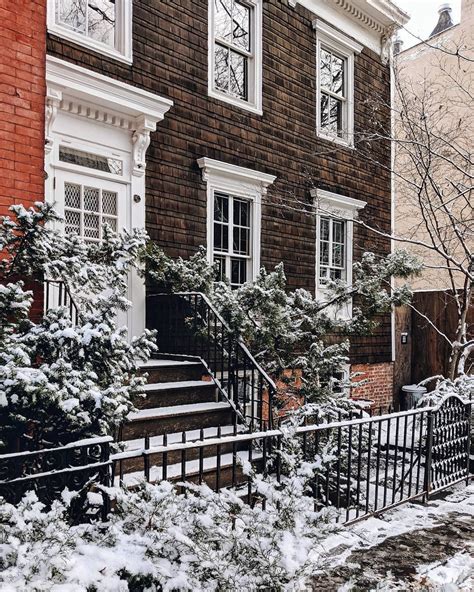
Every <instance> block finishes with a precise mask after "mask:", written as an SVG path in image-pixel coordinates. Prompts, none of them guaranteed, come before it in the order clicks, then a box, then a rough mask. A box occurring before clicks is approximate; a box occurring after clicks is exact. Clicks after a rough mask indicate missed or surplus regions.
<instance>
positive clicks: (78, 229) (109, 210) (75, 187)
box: [54, 170, 144, 336]
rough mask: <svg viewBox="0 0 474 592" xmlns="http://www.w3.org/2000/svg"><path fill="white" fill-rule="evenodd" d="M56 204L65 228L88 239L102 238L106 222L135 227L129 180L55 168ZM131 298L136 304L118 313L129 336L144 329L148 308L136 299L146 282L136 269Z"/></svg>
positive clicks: (116, 226) (117, 229)
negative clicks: (139, 276)
mask: <svg viewBox="0 0 474 592" xmlns="http://www.w3.org/2000/svg"><path fill="white" fill-rule="evenodd" d="M54 193H55V207H56V210H57V211H58V213H59V214H60V215H61V217H62V218H63V219H64V230H65V231H66V232H74V233H76V234H78V235H79V236H81V237H82V238H83V239H84V240H85V241H87V242H91V243H97V242H100V241H101V240H102V235H103V225H104V224H105V223H106V224H108V225H109V226H110V227H111V228H112V230H114V231H115V232H120V231H122V230H124V229H127V230H131V226H132V218H131V203H130V202H131V196H130V186H129V185H128V184H126V183H121V182H117V181H114V180H112V179H103V178H100V177H97V176H96V175H89V174H87V173H82V172H80V173H79V172H76V171H70V170H56V171H55V191H54ZM128 283H129V286H128V294H127V297H128V299H129V300H130V301H131V302H132V307H131V308H130V309H129V310H128V311H126V312H120V313H119V315H118V319H117V321H118V324H119V326H122V325H125V326H126V327H127V329H128V332H129V336H132V335H136V334H138V333H139V332H141V330H142V329H143V325H144V319H143V316H144V311H143V310H141V308H142V307H141V304H142V303H141V302H135V298H134V292H135V293H136V291H137V288H138V290H139V291H140V289H141V287H142V284H143V282H142V281H141V280H140V278H138V277H137V276H136V273H135V272H131V273H130V274H129V282H128Z"/></svg>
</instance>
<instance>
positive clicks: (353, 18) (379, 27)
mask: <svg viewBox="0 0 474 592" xmlns="http://www.w3.org/2000/svg"><path fill="white" fill-rule="evenodd" d="M288 4H289V5H290V6H292V7H295V6H296V5H297V4H301V5H302V6H304V7H305V8H307V9H308V10H310V11H311V12H312V13H313V14H314V15H315V16H316V17H320V18H322V19H324V20H325V21H327V22H328V23H330V24H331V25H333V26H335V27H337V28H338V29H339V30H341V31H342V32H343V33H345V34H346V35H349V36H350V37H352V38H353V39H356V40H357V41H358V42H360V43H362V44H363V45H364V46H366V47H368V48H369V49H371V50H372V51H375V52H376V53H379V54H380V55H381V56H382V57H385V56H386V45H387V39H390V38H391V36H392V34H393V31H394V30H396V29H398V28H400V27H402V26H403V25H404V24H406V23H407V22H408V20H409V16H408V15H407V14H406V13H405V12H403V11H402V10H400V9H399V8H398V7H397V6H396V5H395V4H394V3H393V2H391V1H390V0H330V1H329V0H298V1H295V0H288Z"/></svg>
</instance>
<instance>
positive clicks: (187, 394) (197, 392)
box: [137, 380, 217, 409]
mask: <svg viewBox="0 0 474 592" xmlns="http://www.w3.org/2000/svg"><path fill="white" fill-rule="evenodd" d="M144 391H145V394H146V396H145V398H143V399H140V400H139V401H138V403H137V407H138V408H139V409H152V408H156V407H169V406H170V405H187V404H191V403H209V402H214V403H215V402H217V391H216V385H215V384H214V382H210V381H203V380H186V381H182V382H157V383H152V384H147V385H146V386H145V387H144Z"/></svg>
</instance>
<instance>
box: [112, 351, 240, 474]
mask: <svg viewBox="0 0 474 592" xmlns="http://www.w3.org/2000/svg"><path fill="white" fill-rule="evenodd" d="M142 368H143V371H144V372H146V373H147V374H148V384H147V385H146V387H145V397H144V398H143V400H142V401H140V402H139V404H138V405H137V407H138V411H136V412H134V413H130V414H129V416H128V421H127V422H126V423H125V424H124V426H123V427H122V430H121V440H122V443H123V448H124V450H123V453H121V454H120V455H119V456H120V458H121V460H120V462H119V463H117V467H116V474H122V476H123V480H124V482H125V483H132V482H133V481H136V480H137V478H139V477H140V476H141V477H143V475H144V458H143V455H142V452H143V450H144V448H145V447H146V446H147V445H148V447H149V448H152V449H153V448H155V447H157V446H162V445H163V444H164V442H165V439H164V437H165V435H166V443H167V444H168V445H169V444H176V443H179V442H183V440H185V441H186V442H188V443H189V442H193V441H198V440H207V439H214V442H215V438H216V436H217V433H218V429H219V430H220V432H221V434H222V435H231V434H234V433H237V431H242V430H243V429H244V428H243V427H242V426H238V425H237V421H236V414H235V411H234V409H233V408H232V406H231V405H230V404H229V403H227V402H225V401H222V400H219V397H218V391H217V387H216V385H215V383H214V381H213V380H212V378H211V377H210V376H209V374H208V373H207V370H206V368H205V367H204V365H203V364H202V363H201V362H200V361H196V360H189V359H184V358H183V359H179V358H178V359H172V358H163V359H153V360H150V361H149V362H147V363H146V364H144V365H143V367H142ZM145 438H147V440H148V443H147V441H146V440H145ZM245 447H246V445H242V444H240V445H239V446H238V447H236V446H233V445H232V444H225V445H223V446H221V447H220V450H219V454H220V457H221V459H220V472H221V474H222V479H224V481H228V480H229V479H231V481H232V479H234V480H235V469H234V470H233V474H232V475H230V473H229V466H231V465H232V461H233V458H232V455H233V454H235V453H236V451H239V454H240V453H243V454H245V453H246V451H245ZM242 451H243V452H242ZM216 454H217V450H216V445H215V444H214V445H209V446H204V447H202V452H200V451H199V448H196V449H191V450H187V452H186V459H185V466H186V474H187V478H189V479H191V480H193V479H194V478H195V474H196V471H198V472H199V458H200V457H201V461H200V462H201V468H202V469H203V470H204V474H205V481H206V482H208V483H209V484H211V483H212V482H215V472H216V470H215V469H216V466H217V458H216ZM228 457H229V458H228ZM148 458H149V462H150V480H153V481H157V480H159V479H161V478H162V474H163V473H162V471H163V464H166V465H167V471H166V475H167V478H170V479H173V478H177V476H178V473H179V476H180V477H181V475H182V467H183V459H182V455H181V451H179V450H173V451H171V452H169V453H168V454H167V455H166V457H165V458H163V454H162V453H156V454H149V455H148ZM196 463H198V464H197V465H196ZM229 463H230V464H229ZM228 465H229V466H228ZM231 472H232V471H231ZM175 474H176V475H175Z"/></svg>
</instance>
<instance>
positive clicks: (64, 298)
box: [44, 280, 80, 325]
mask: <svg viewBox="0 0 474 592" xmlns="http://www.w3.org/2000/svg"><path fill="white" fill-rule="evenodd" d="M61 307H64V308H66V310H67V311H68V313H69V317H70V319H71V322H72V324H73V325H77V324H78V321H79V315H80V313H79V308H78V306H77V304H76V303H75V302H74V299H73V298H72V296H71V292H70V291H69V288H68V286H67V285H66V284H65V283H64V282H63V281H60V280H45V281H44V310H45V312H47V311H48V310H51V309H54V308H61Z"/></svg>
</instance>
